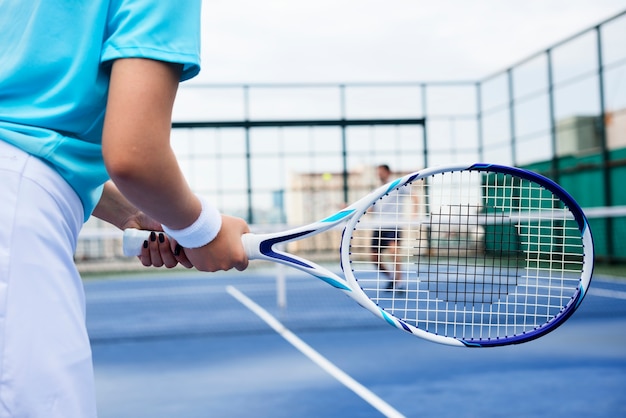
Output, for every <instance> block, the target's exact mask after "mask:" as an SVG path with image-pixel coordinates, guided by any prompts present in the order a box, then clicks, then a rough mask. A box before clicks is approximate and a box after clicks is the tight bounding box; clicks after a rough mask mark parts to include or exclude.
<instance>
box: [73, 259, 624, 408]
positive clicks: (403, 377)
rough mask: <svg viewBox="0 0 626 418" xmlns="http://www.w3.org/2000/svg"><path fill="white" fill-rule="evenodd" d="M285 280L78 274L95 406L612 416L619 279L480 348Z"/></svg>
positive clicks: (616, 391)
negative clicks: (523, 336) (551, 323)
mask: <svg viewBox="0 0 626 418" xmlns="http://www.w3.org/2000/svg"><path fill="white" fill-rule="evenodd" d="M229 286H231V287H229ZM286 288H287V304H286V306H284V307H282V308H279V307H278V305H277V301H276V299H277V288H276V279H275V277H274V274H273V270H272V269H266V270H264V269H251V270H250V271H246V272H244V273H230V272H229V273H223V274H199V273H189V272H181V271H171V272H167V273H165V271H163V273H157V274H150V275H147V274H146V275H117V276H113V277H107V278H97V279H88V280H86V281H85V289H86V295H87V309H88V317H87V322H88V327H89V330H90V335H91V339H92V344H93V356H94V365H95V374H96V376H95V377H96V388H97V396H98V408H99V414H100V417H101V418H121V417H133V418H140V417H150V418H160V417H168V418H172V417H186V418H192V417H303V418H306V417H379V416H385V415H388V416H394V414H396V413H397V414H398V415H397V416H407V417H478V416H480V417H586V418H587V417H611V418H614V417H626V279H624V280H615V279H610V278H603V277H595V278H594V281H593V282H592V287H591V290H590V292H589V294H588V295H587V297H586V298H585V300H584V302H583V304H582V306H581V307H580V309H579V310H578V311H577V312H576V313H575V314H574V316H573V317H572V318H571V319H570V320H569V321H568V322H566V323H565V324H564V325H563V326H561V327H560V328H558V329H557V330H556V331H554V332H552V333H551V334H548V335H547V336H544V337H542V338H540V339H538V340H535V341H532V342H529V343H525V344H522V345H518V346H508V347H501V348H488V349H469V348H455V347H448V346H443V345H439V344H435V343H431V342H427V341H424V340H421V339H419V338H416V337H413V336H411V335H409V334H406V333H404V332H401V331H398V330H395V329H392V328H391V327H389V326H388V325H386V324H384V323H383V322H382V321H381V320H379V319H378V318H376V317H374V316H373V315H372V314H370V313H369V312H367V311H365V310H364V309H362V308H360V307H358V306H357V305H356V304H355V303H354V302H353V301H352V300H351V299H349V298H348V297H347V296H345V295H344V294H342V293H341V292H338V291H336V290H335V289H333V288H331V287H329V286H328V285H326V284H324V283H322V282H319V281H317V280H316V279H314V278H312V277H309V276H305V275H302V274H300V273H293V275H288V276H287V280H286ZM245 300H249V301H251V302H252V303H253V304H255V305H257V306H258V307H260V308H261V309H263V310H264V311H265V312H266V313H268V314H269V315H271V316H272V317H273V318H274V320H276V321H279V322H280V323H281V324H282V325H284V327H286V329H287V330H288V331H285V330H283V331H284V332H283V333H282V335H281V334H280V333H278V332H276V331H275V330H274V329H272V328H271V327H270V326H269V325H268V324H267V323H266V322H264V321H263V320H262V319H261V318H260V317H259V314H258V312H254V311H253V310H251V308H250V307H249V306H246V305H244V302H243V301H245ZM284 336H286V337H287V338H288V339H289V341H288V340H287V339H286V338H284Z"/></svg>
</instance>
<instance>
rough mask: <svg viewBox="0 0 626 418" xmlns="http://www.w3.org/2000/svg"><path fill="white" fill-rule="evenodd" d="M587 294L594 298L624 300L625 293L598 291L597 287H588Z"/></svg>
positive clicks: (606, 290)
mask: <svg viewBox="0 0 626 418" xmlns="http://www.w3.org/2000/svg"><path fill="white" fill-rule="evenodd" d="M587 293H589V294H590V295H594V296H603V297H605V298H613V299H622V300H626V292H622V291H621V290H609V289H598V288H597V287H590V288H589V290H587Z"/></svg>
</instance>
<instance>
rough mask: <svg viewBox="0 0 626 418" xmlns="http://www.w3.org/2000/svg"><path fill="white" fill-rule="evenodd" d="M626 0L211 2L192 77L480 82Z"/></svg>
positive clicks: (234, 80)
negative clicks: (200, 64)
mask: <svg viewBox="0 0 626 418" xmlns="http://www.w3.org/2000/svg"><path fill="white" fill-rule="evenodd" d="M623 10H626V0H315V1H306V2H305V1H297V0H264V1H259V0H204V1H203V15H202V24H203V34H202V42H203V46H202V62H203V70H202V72H201V74H200V75H199V76H198V77H197V78H196V79H195V80H194V81H192V84H193V83H207V84H215V83H217V84H223V83H235V84H239V83H284V82H331V83H343V82H389V81H392V82H398V81H403V82H404V81H419V82H431V81H441V80H446V81H447V80H476V79H480V78H482V77H485V76H488V75H490V74H492V73H495V72H498V71H500V70H502V69H504V68H507V67H508V66H510V65H512V64H514V63H517V62H519V61H520V60H522V59H523V58H526V57H528V56H529V55H531V54H534V53H535V52H537V51H539V50H541V49H544V48H547V47H549V46H551V45H553V44H554V43H556V42H559V41H561V40H563V39H565V38H567V37H569V36H571V35H573V34H575V33H577V32H579V31H582V30H584V29H586V28H588V27H590V26H593V25H595V24H597V23H599V22H601V21H603V20H605V19H606V18H609V17H611V16H613V15H615V14H617V13H619V12H621V11H623Z"/></svg>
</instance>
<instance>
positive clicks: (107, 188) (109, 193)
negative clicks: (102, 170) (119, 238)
mask: <svg viewBox="0 0 626 418" xmlns="http://www.w3.org/2000/svg"><path fill="white" fill-rule="evenodd" d="M137 211H138V209H137V208H136V207H135V206H134V205H133V204H131V203H130V202H129V201H128V200H127V199H126V198H125V197H124V196H123V195H122V193H120V191H119V190H118V189H117V187H115V184H113V182H111V181H108V182H106V183H105V184H104V190H103V191H102V197H101V198H100V201H99V202H98V204H97V205H96V207H95V209H94V211H93V215H94V216H95V217H96V218H99V219H102V220H103V221H106V222H108V223H110V224H112V225H115V226H116V227H118V228H120V229H123V228H124V225H125V224H126V223H127V221H128V219H130V218H133V217H136V216H137Z"/></svg>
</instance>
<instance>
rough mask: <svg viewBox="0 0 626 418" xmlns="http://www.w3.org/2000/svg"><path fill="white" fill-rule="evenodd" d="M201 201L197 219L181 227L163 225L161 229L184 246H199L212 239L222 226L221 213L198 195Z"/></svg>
mask: <svg viewBox="0 0 626 418" xmlns="http://www.w3.org/2000/svg"><path fill="white" fill-rule="evenodd" d="M198 199H200V202H201V203H202V212H200V216H198V219H196V221H195V222H194V223H192V224H191V225H189V226H188V227H186V228H183V229H170V228H168V227H167V226H165V225H161V226H162V227H163V231H165V233H166V234H167V235H169V236H170V237H172V238H174V239H175V240H176V241H178V243H179V244H180V245H181V246H182V247H185V248H199V247H202V246H204V245H207V244H208V243H209V242H211V241H213V240H214V239H215V237H216V236H217V234H218V232H220V228H221V227H222V215H220V212H219V211H218V210H217V209H216V208H215V207H214V206H213V205H211V204H210V203H209V202H207V201H206V199H205V198H203V197H201V196H198Z"/></svg>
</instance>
